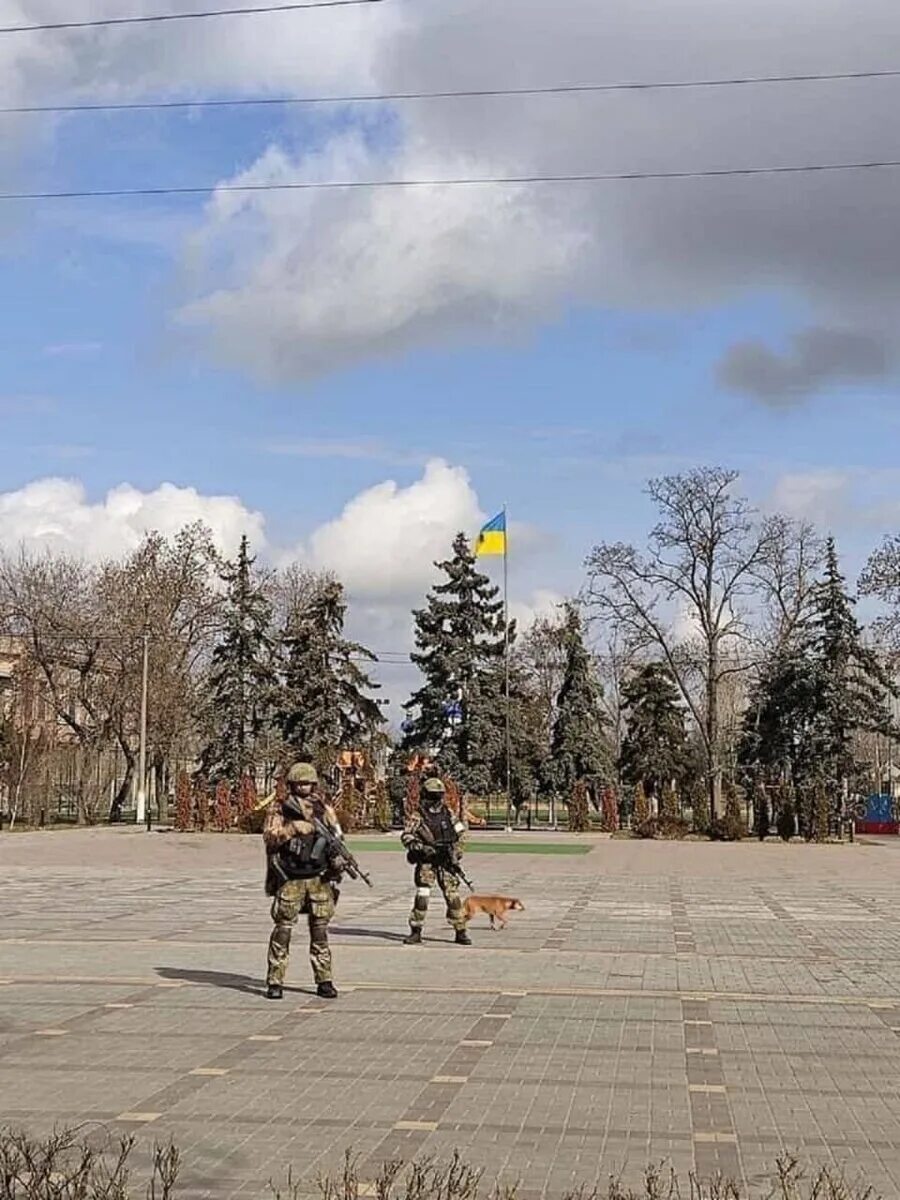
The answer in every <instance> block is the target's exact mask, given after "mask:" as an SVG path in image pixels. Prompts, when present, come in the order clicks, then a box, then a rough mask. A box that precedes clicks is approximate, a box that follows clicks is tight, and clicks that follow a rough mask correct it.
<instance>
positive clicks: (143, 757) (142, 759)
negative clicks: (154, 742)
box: [137, 625, 150, 829]
mask: <svg viewBox="0 0 900 1200" xmlns="http://www.w3.org/2000/svg"><path fill="white" fill-rule="evenodd" d="M149 668H150V626H149V625H145V626H144V660H143V667H142V671H141V747H140V752H139V755H138V795H137V823H138V824H139V825H140V824H141V823H142V822H143V821H144V820H145V819H146V821H147V828H148V829H149V828H150V809H149V807H148V805H147V681H148V675H149Z"/></svg>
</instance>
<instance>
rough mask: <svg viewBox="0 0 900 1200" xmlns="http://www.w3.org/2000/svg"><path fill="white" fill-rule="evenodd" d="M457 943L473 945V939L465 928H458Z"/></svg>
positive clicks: (458, 944) (459, 944)
mask: <svg viewBox="0 0 900 1200" xmlns="http://www.w3.org/2000/svg"><path fill="white" fill-rule="evenodd" d="M456 944H457V946H471V945H472V939H471V938H470V937H469V935H468V933H466V931H465V929H457V931H456Z"/></svg>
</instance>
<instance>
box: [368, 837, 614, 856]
mask: <svg viewBox="0 0 900 1200" xmlns="http://www.w3.org/2000/svg"><path fill="white" fill-rule="evenodd" d="M347 841H348V842H349V845H350V849H351V850H352V851H353V853H354V854H372V853H378V852H379V851H394V852H397V851H400V850H403V847H402V846H401V845H400V843H399V842H398V841H395V840H391V841H377V842H376V841H373V840H371V839H364V838H354V837H350V838H348V839H347ZM592 848H593V847H591V846H588V845H585V846H573V845H572V843H571V842H480V841H472V842H468V843H467V844H466V848H465V849H466V853H467V854H590V852H591V850H592Z"/></svg>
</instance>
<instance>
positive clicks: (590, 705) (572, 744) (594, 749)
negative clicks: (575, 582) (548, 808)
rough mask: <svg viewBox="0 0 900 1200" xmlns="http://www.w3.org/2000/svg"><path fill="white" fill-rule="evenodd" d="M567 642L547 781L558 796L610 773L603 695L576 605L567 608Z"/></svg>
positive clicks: (565, 634) (565, 635)
mask: <svg viewBox="0 0 900 1200" xmlns="http://www.w3.org/2000/svg"><path fill="white" fill-rule="evenodd" d="M564 639H565V651H566V662H565V673H564V675H563V682H562V687H561V688H560V692H559V697H558V699H557V702H556V719H555V721H554V723H553V737H552V740H551V744H550V759H549V762H548V777H549V782H550V784H551V786H552V787H553V788H554V789H555V790H556V791H557V792H558V793H560V794H562V795H567V794H570V793H571V791H572V789H573V788H574V787H575V784H576V782H577V781H578V780H579V779H584V778H585V777H590V776H596V775H602V774H605V773H606V772H607V771H608V769H609V752H608V743H607V737H606V734H607V724H608V722H607V718H606V715H605V713H604V711H603V708H602V700H603V691H602V688H601V686H600V681H599V680H598V678H597V675H596V672H595V670H594V664H593V662H592V661H591V656H590V654H589V653H588V650H587V647H586V646H585V644H584V633H583V630H582V624H581V618H580V616H579V614H578V610H577V609H576V607H575V605H574V604H567V605H566V615H565V625H564Z"/></svg>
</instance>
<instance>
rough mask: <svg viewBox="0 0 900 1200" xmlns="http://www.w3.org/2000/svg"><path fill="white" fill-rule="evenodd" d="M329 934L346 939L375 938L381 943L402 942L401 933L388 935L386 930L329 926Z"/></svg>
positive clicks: (403, 935)
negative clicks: (341, 935) (343, 935)
mask: <svg viewBox="0 0 900 1200" xmlns="http://www.w3.org/2000/svg"><path fill="white" fill-rule="evenodd" d="M328 932H329V933H340V934H345V935H346V936H347V937H360V938H377V939H378V940H379V941H382V942H402V941H403V939H404V937H405V936H406V935H405V934H403V933H389V932H388V931H387V930H386V929H355V928H352V927H351V926H349V925H331V926H329V929H328Z"/></svg>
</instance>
